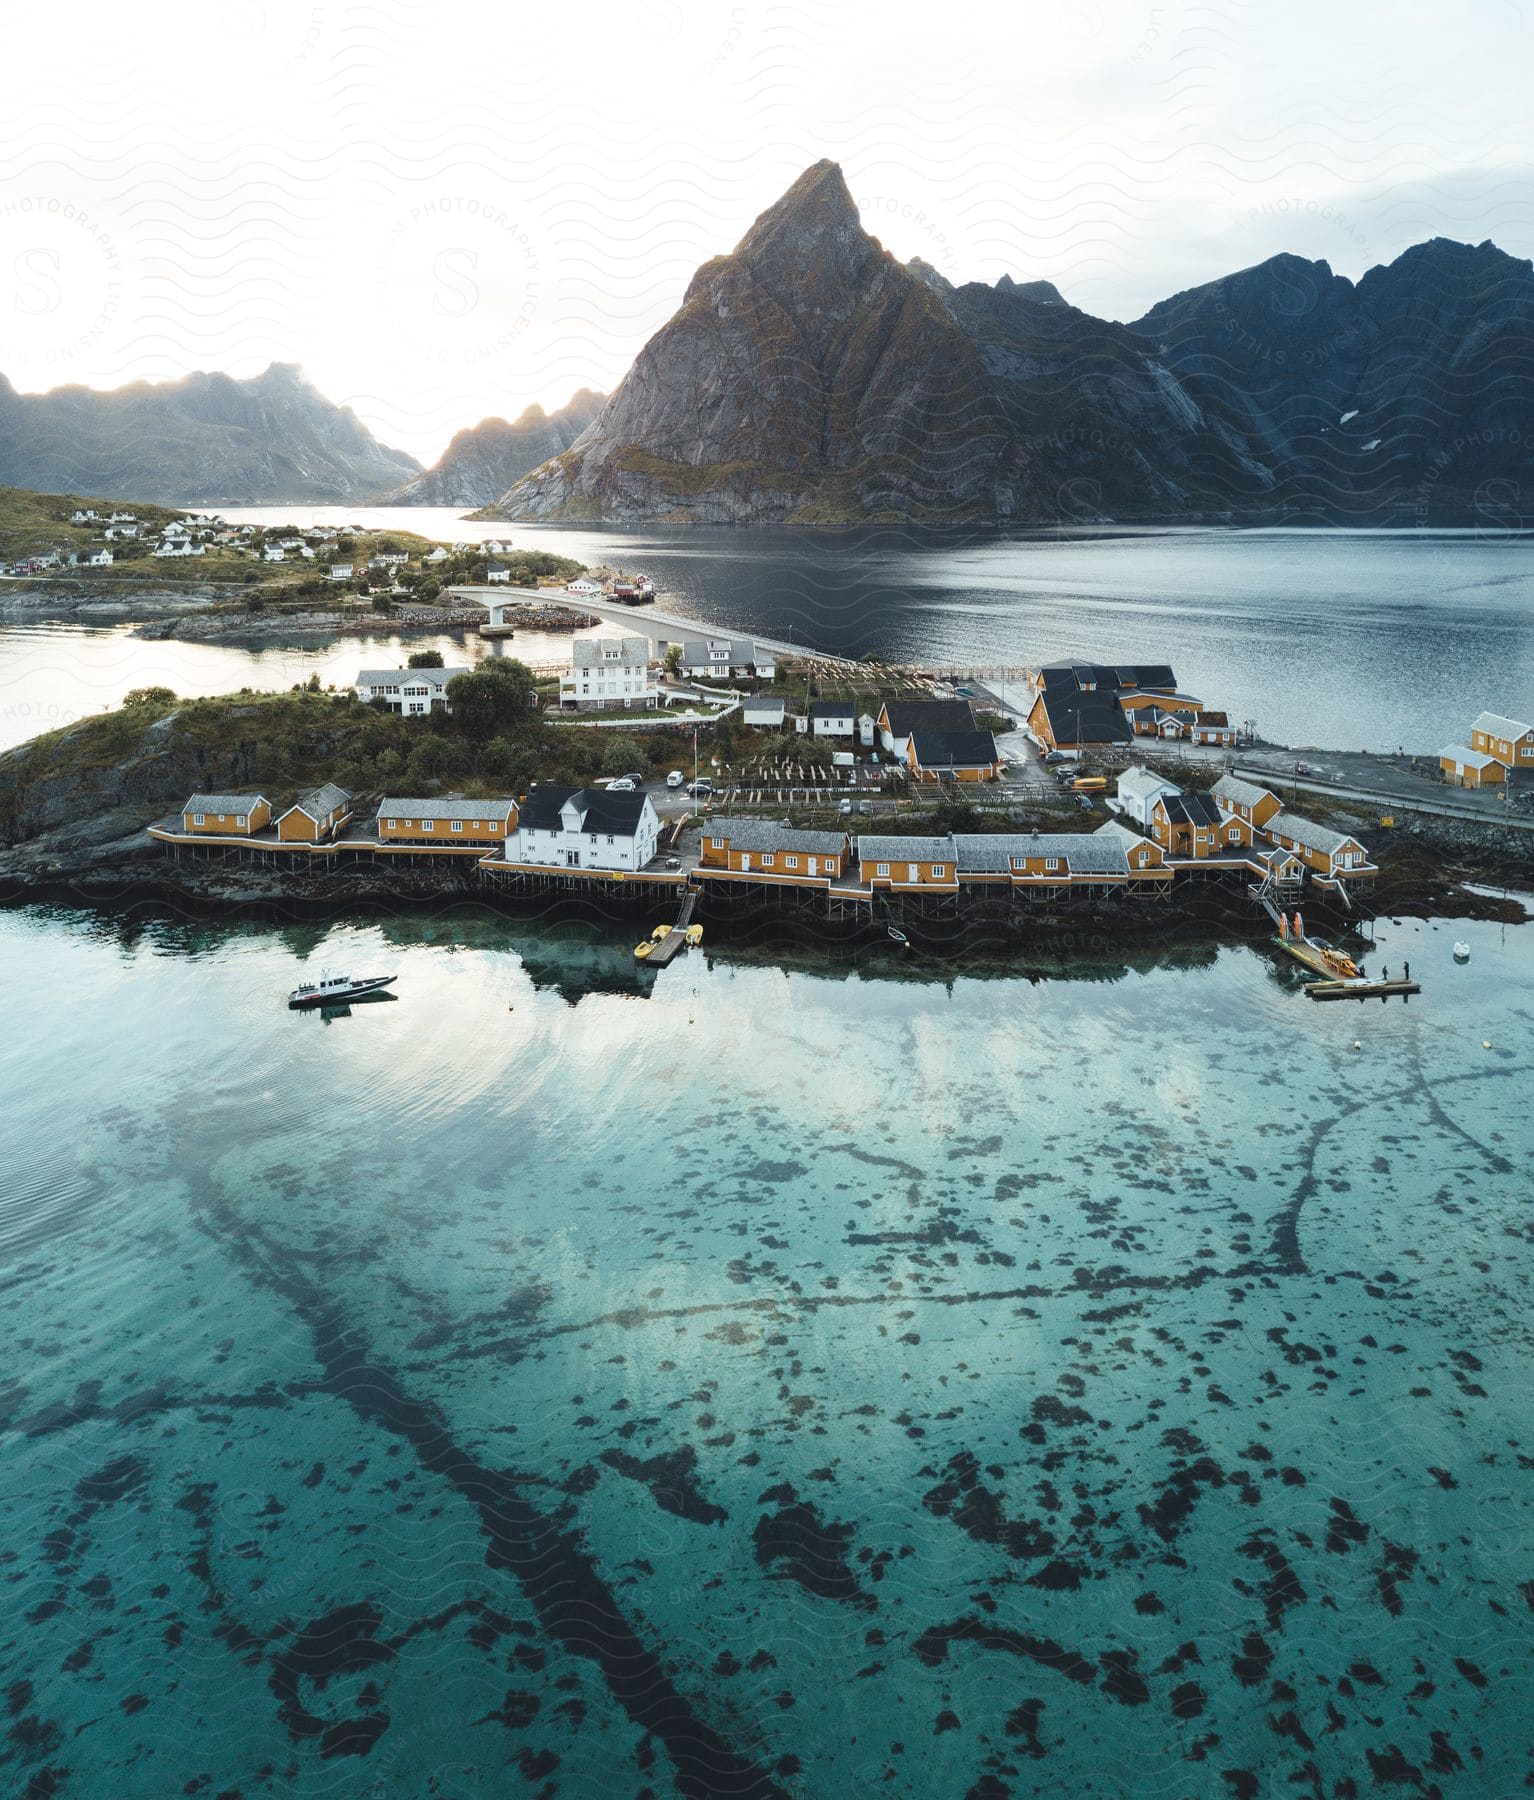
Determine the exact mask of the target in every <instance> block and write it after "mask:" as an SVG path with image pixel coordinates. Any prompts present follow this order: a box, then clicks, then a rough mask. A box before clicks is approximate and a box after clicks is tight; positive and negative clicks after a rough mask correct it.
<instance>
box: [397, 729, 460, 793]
mask: <svg viewBox="0 0 1534 1800" xmlns="http://www.w3.org/2000/svg"><path fill="white" fill-rule="evenodd" d="M450 761H451V758H450V757H449V754H448V743H447V739H446V738H437V737H429V738H423V739H422V740H421V742H420V743H419V744H417V745H416V747H415V748H414V749H413V750H412V751H411V752H410V761H409V762H408V763H407V764H406V766H405V779H406V780H407V781H408V782H409V783H410V785H411V786H412V787H419V788H427V787H435V786H436V784H437V783H438V782H439V781H441V780H442V778H443V777H444V776H445V775H447V774H448V772H449V770H448V765H449V762H450Z"/></svg>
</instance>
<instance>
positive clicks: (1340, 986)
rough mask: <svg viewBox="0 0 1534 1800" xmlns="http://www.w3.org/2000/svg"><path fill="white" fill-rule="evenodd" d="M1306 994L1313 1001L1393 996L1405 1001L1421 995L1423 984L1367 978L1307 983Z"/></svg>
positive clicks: (1386, 997) (1385, 998)
mask: <svg viewBox="0 0 1534 1800" xmlns="http://www.w3.org/2000/svg"><path fill="white" fill-rule="evenodd" d="M1305 992H1306V993H1307V994H1309V995H1310V997H1311V999H1312V1000H1373V999H1375V998H1376V997H1378V998H1379V999H1381V1000H1388V999H1389V998H1390V996H1391V995H1392V994H1399V995H1400V996H1401V998H1402V999H1403V1000H1404V999H1406V998H1407V996H1408V995H1411V994H1420V993H1421V992H1422V983H1421V982H1420V981H1402V980H1399V979H1398V980H1395V981H1371V980H1369V979H1368V977H1367V976H1365V977H1363V978H1362V979H1360V980H1358V981H1307V982H1306V983H1305Z"/></svg>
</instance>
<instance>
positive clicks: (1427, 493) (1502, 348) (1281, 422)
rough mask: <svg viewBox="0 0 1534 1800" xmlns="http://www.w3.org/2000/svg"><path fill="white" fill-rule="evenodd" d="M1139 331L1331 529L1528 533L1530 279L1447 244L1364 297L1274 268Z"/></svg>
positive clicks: (1293, 265)
mask: <svg viewBox="0 0 1534 1800" xmlns="http://www.w3.org/2000/svg"><path fill="white" fill-rule="evenodd" d="M1134 329H1135V330H1136V331H1138V332H1140V333H1141V334H1142V335H1144V336H1145V337H1146V338H1148V339H1150V340H1151V341H1152V342H1154V344H1155V345H1156V347H1157V350H1158V353H1159V354H1160V355H1161V357H1162V358H1163V359H1164V361H1165V362H1166V363H1167V365H1168V366H1169V367H1170V368H1172V369H1173V370H1174V371H1175V372H1176V373H1177V374H1178V376H1179V377H1180V378H1182V379H1184V380H1192V381H1196V382H1197V383H1199V384H1200V385H1201V386H1203V387H1207V388H1213V389H1216V390H1217V391H1219V392H1220V393H1221V395H1222V396H1223V398H1224V401H1225V403H1226V405H1227V406H1228V407H1229V408H1230V410H1231V411H1232V413H1233V414H1234V415H1235V416H1236V418H1237V420H1238V423H1239V427H1240V429H1241V431H1242V433H1243V436H1244V437H1245V438H1246V440H1247V442H1248V443H1250V444H1251V445H1252V446H1253V448H1254V450H1255V452H1256V453H1257V454H1259V455H1261V456H1262V457H1263V458H1264V460H1265V461H1267V462H1268V463H1269V464H1270V465H1271V466H1272V467H1273V469H1274V471H1275V474H1276V476H1277V482H1276V485H1275V493H1274V498H1275V501H1277V502H1281V503H1284V504H1286V505H1288V506H1289V507H1291V508H1293V509H1295V510H1297V511H1300V512H1308V513H1313V514H1315V515H1317V516H1337V517H1341V518H1345V519H1354V520H1366V519H1369V518H1371V517H1372V516H1375V515H1380V516H1384V517H1394V518H1397V519H1400V520H1402V521H1404V522H1419V523H1430V522H1456V521H1461V520H1463V521H1467V522H1480V523H1483V524H1485V523H1489V522H1492V521H1500V522H1504V523H1512V522H1514V520H1513V517H1512V515H1513V514H1515V513H1516V512H1517V497H1518V493H1519V491H1520V489H1521V491H1522V493H1523V494H1524V495H1525V496H1526V498H1527V499H1528V500H1534V485H1531V477H1534V264H1531V263H1529V262H1528V261H1525V260H1521V259H1519V258H1517V257H1513V256H1509V255H1507V254H1506V252H1504V251H1502V250H1499V249H1498V248H1497V247H1496V245H1495V244H1492V243H1489V242H1487V243H1481V244H1476V245H1471V244H1460V243H1455V242H1453V241H1452V240H1450V239H1448V238H1433V239H1430V240H1429V241H1428V242H1426V243H1423V244H1417V245H1414V246H1413V247H1412V248H1411V249H1409V250H1406V251H1403V252H1402V254H1401V255H1400V256H1398V257H1397V258H1396V260H1395V261H1394V262H1392V263H1390V264H1388V265H1383V266H1380V267H1376V268H1373V269H1370V270H1369V271H1368V273H1367V274H1365V275H1364V276H1363V277H1362V279H1361V280H1359V281H1358V282H1356V283H1355V282H1352V281H1349V280H1348V279H1347V278H1346V277H1345V276H1342V275H1336V274H1333V272H1332V270H1331V267H1330V266H1329V265H1328V264H1327V263H1325V262H1307V261H1305V259H1304V258H1302V257H1299V256H1289V255H1284V256H1275V257H1270V258H1269V259H1268V261H1266V262H1263V263H1259V264H1257V266H1256V267H1255V268H1251V269H1243V270H1241V271H1240V272H1239V273H1238V274H1235V275H1229V276H1226V277H1225V278H1224V279H1223V280H1220V281H1215V282H1210V283H1208V284H1206V285H1205V286H1203V287H1197V288H1191V289H1189V290H1188V291H1187V292H1186V293H1182V294H1177V295H1174V296H1173V297H1172V298H1171V299H1170V300H1164V301H1162V302H1161V303H1160V305H1158V306H1155V307H1152V308H1151V310H1150V312H1148V313H1147V314H1146V315H1145V317H1144V318H1143V319H1139V320H1137V321H1136V323H1135V326H1134Z"/></svg>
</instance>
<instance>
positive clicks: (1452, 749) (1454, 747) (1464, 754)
mask: <svg viewBox="0 0 1534 1800" xmlns="http://www.w3.org/2000/svg"><path fill="white" fill-rule="evenodd" d="M1481 729H1482V730H1484V729H1485V727H1484V726H1482V727H1481ZM1438 755H1439V757H1440V759H1446V760H1449V761H1453V762H1457V763H1459V764H1461V765H1462V766H1463V767H1464V768H1467V769H1484V768H1487V767H1489V766H1490V765H1491V764H1492V763H1495V762H1497V759H1496V757H1494V756H1488V755H1487V754H1486V752H1485V751H1484V750H1471V749H1468V748H1467V747H1466V746H1465V745H1464V744H1450V745H1448V746H1447V748H1445V749H1443V750H1440V751H1439V752H1438ZM1501 766H1502V765H1501V764H1500V763H1497V767H1498V768H1501Z"/></svg>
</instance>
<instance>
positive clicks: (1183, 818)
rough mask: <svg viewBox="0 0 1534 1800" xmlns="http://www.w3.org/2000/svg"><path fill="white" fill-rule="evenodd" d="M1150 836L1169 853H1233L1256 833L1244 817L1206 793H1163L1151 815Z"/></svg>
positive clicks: (1199, 855)
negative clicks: (1217, 803) (1225, 809)
mask: <svg viewBox="0 0 1534 1800" xmlns="http://www.w3.org/2000/svg"><path fill="white" fill-rule="evenodd" d="M1150 829H1151V837H1152V838H1153V839H1154V840H1155V841H1156V843H1158V844H1159V845H1160V846H1161V848H1162V849H1163V850H1164V851H1165V852H1166V854H1167V855H1168V856H1186V857H1193V858H1195V859H1196V860H1202V859H1203V858H1204V857H1208V856H1236V855H1239V854H1240V853H1241V852H1242V851H1243V850H1247V849H1250V847H1251V845H1252V844H1253V842H1254V841H1255V839H1256V833H1255V831H1254V829H1253V827H1252V825H1251V822H1250V821H1249V820H1247V819H1243V818H1241V817H1239V816H1238V815H1237V814H1235V813H1227V812H1224V811H1222V810H1221V808H1220V807H1219V806H1218V805H1216V803H1215V802H1214V800H1213V799H1212V798H1211V797H1210V796H1209V795H1208V794H1162V795H1159V796H1158V797H1157V800H1156V803H1155V805H1154V806H1152V808H1151V814H1150Z"/></svg>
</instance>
